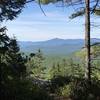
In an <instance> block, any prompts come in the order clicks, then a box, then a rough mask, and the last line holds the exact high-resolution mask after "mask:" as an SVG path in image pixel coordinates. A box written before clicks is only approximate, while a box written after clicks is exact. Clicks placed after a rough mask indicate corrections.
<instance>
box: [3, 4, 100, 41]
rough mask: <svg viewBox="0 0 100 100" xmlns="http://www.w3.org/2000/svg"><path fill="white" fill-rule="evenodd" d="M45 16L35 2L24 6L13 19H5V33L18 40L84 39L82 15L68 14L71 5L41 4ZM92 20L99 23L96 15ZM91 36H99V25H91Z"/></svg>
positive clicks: (72, 10) (71, 10)
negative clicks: (71, 16) (72, 16)
mask: <svg viewBox="0 0 100 100" xmlns="http://www.w3.org/2000/svg"><path fill="white" fill-rule="evenodd" d="M42 8H43V10H44V12H45V14H46V16H44V14H43V13H42V11H41V9H40V8H39V5H38V4H37V3H31V4H28V5H26V6H25V8H24V9H23V11H22V13H21V14H20V15H18V17H17V18H16V19H15V20H13V21H6V22H4V23H3V24H4V25H6V26H7V28H8V31H7V34H8V35H9V36H10V37H13V36H15V37H16V38H17V40H18V41H44V40H49V39H52V38H62V39H80V38H81V39H84V37H85V36H84V33H85V32H84V29H85V28H84V20H85V19H84V16H83V17H78V18H75V19H73V20H71V19H69V16H70V15H71V14H72V13H73V12H74V9H73V7H70V8H68V7H59V5H57V4H49V5H43V6H42ZM91 20H92V22H96V24H98V23H100V19H99V18H98V17H96V16H95V17H92V18H91ZM91 38H100V27H92V29H91Z"/></svg>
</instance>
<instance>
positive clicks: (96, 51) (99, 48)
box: [75, 42, 100, 59]
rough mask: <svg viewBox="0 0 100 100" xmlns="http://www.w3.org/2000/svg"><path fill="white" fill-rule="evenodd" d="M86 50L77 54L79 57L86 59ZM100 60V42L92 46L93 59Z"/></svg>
mask: <svg viewBox="0 0 100 100" xmlns="http://www.w3.org/2000/svg"><path fill="white" fill-rule="evenodd" d="M85 51H86V48H82V49H81V50H79V51H77V52H75V55H76V56H77V57H80V58H82V59H85V56H86V52H85ZM98 57H99V58H100V42H98V43H94V44H92V45H91V59H94V58H98Z"/></svg>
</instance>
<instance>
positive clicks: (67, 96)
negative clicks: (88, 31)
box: [0, 0, 100, 100]
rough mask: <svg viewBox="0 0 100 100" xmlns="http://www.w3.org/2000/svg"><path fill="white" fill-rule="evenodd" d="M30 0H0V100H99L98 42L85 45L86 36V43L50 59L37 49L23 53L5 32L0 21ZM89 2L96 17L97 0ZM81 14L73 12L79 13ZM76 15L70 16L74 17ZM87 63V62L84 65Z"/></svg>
mask: <svg viewBox="0 0 100 100" xmlns="http://www.w3.org/2000/svg"><path fill="white" fill-rule="evenodd" d="M33 1H34V0H0V22H1V26H0V79H1V82H0V83H1V85H0V87H1V89H0V96H1V100H100V42H95V41H94V42H93V43H90V44H89V42H90V41H89V40H88V39H87V38H86V40H88V41H87V42H85V43H88V44H86V46H84V47H82V48H81V49H79V50H77V51H75V52H74V53H72V54H71V55H68V56H67V55H65V56H64V57H62V58H61V59H59V58H58V57H55V60H54V59H53V58H52V57H51V56H50V57H51V58H49V56H46V55H44V54H45V52H43V51H42V50H41V48H38V50H37V51H36V52H34V51H33V52H32V51H31V52H30V53H28V54H27V53H25V52H24V51H22V50H21V49H20V45H19V41H17V37H13V38H11V37H9V36H8V35H7V28H6V27H4V26H2V23H3V21H4V20H13V19H15V18H16V17H17V15H18V14H19V13H21V12H22V8H23V7H24V5H25V4H27V3H30V2H33ZM40 1H41V2H40ZM43 1H44V2H43ZM43 1H42V0H39V1H38V3H39V5H40V3H42V4H48V3H49V2H52V0H51V1H49V2H48V0H43ZM58 1H59V0H58ZM66 1H67V0H66ZM69 1H70V0H68V2H69ZM72 1H74V0H72ZM76 1H77V0H75V2H72V3H76ZM78 1H81V0H78ZM83 1H84V0H83ZM86 1H88V0H86ZM93 1H95V2H97V3H96V5H95V7H94V6H93V7H94V9H93V10H92V11H94V13H96V14H97V16H100V5H99V4H100V2H99V0H93ZM54 2H56V1H54ZM97 5H98V6H97ZM40 7H41V5H40ZM96 7H97V8H96ZM41 10H42V8H41ZM82 11H83V10H82ZM43 13H44V12H43ZM83 13H84V12H83ZM83 13H81V12H77V14H78V15H79V16H80V14H83ZM77 14H73V15H72V16H71V17H77ZM8 30H9V29H8ZM89 46H90V47H89ZM87 51H88V52H87ZM89 51H90V53H89ZM65 52H66V51H65ZM87 55H88V56H87ZM89 57H90V58H89ZM87 58H89V59H88V60H89V61H90V62H89V61H87ZM50 59H51V60H52V61H51V62H52V63H50ZM87 62H88V63H90V65H88V68H87ZM86 68H87V69H88V70H87V69H86ZM89 68H90V69H89Z"/></svg>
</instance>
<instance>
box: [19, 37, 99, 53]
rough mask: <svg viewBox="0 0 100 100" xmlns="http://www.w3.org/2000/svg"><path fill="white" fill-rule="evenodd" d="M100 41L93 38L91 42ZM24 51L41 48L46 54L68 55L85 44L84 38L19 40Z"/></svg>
mask: <svg viewBox="0 0 100 100" xmlns="http://www.w3.org/2000/svg"><path fill="white" fill-rule="evenodd" d="M95 42H100V39H98V38H92V39H91V44H93V43H95ZM18 44H19V46H20V48H21V51H22V52H25V53H30V52H36V51H37V50H38V49H41V50H42V51H43V53H44V54H46V55H68V54H71V53H73V52H75V51H77V50H79V49H81V48H82V47H83V46H84V39H60V38H53V39H50V40H46V41H38V42H32V41H31V42H30V41H18Z"/></svg>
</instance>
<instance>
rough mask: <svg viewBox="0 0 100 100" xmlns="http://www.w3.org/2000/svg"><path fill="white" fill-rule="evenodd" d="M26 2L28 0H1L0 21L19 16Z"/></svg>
mask: <svg viewBox="0 0 100 100" xmlns="http://www.w3.org/2000/svg"><path fill="white" fill-rule="evenodd" d="M25 2H26V0H0V22H2V21H3V20H13V19H14V18H15V17H17V15H18V14H19V13H21V10H22V8H23V7H24V5H25Z"/></svg>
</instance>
